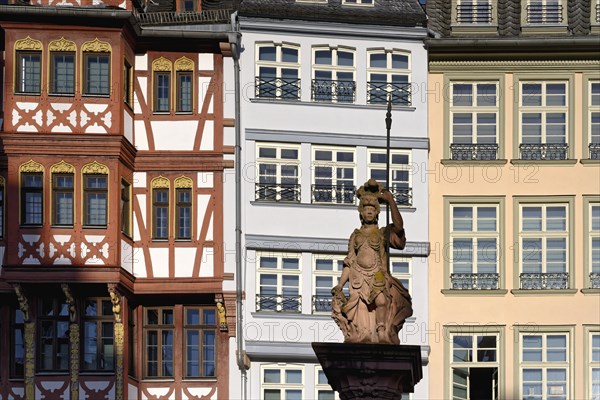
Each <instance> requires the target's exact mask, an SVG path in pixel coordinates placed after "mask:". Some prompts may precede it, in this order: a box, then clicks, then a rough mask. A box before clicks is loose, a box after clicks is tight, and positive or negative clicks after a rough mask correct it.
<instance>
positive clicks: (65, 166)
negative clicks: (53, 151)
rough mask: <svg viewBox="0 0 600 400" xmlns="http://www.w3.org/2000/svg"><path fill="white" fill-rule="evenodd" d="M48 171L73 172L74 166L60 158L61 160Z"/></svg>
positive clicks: (57, 172) (56, 172) (55, 172)
mask: <svg viewBox="0 0 600 400" xmlns="http://www.w3.org/2000/svg"><path fill="white" fill-rule="evenodd" d="M50 172H52V173H53V174H74V173H75V167H74V166H72V165H71V164H69V163H66V162H65V161H64V160H61V162H59V163H56V164H54V165H53V166H51V167H50Z"/></svg>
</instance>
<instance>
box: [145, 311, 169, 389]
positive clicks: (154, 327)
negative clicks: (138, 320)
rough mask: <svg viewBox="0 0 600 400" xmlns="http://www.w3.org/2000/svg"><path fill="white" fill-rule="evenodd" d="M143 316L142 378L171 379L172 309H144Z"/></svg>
mask: <svg viewBox="0 0 600 400" xmlns="http://www.w3.org/2000/svg"><path fill="white" fill-rule="evenodd" d="M144 314H145V315H144V348H145V349H144V350H145V351H144V359H145V364H144V376H145V377H147V378H169V377H173V334H174V330H175V325H174V323H175V322H174V319H173V308H146V309H145V313H144Z"/></svg>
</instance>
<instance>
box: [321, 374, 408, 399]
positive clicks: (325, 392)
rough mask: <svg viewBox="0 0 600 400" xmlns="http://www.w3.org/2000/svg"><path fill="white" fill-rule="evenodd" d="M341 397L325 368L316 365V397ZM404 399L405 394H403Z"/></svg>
mask: <svg viewBox="0 0 600 400" xmlns="http://www.w3.org/2000/svg"><path fill="white" fill-rule="evenodd" d="M339 398H340V397H339V396H338V394H337V392H336V391H334V390H333V389H332V388H331V386H329V381H328V380H327V376H325V372H323V368H321V367H320V366H316V367H315V399H316V400H338V399H339ZM402 398H403V399H404V395H402Z"/></svg>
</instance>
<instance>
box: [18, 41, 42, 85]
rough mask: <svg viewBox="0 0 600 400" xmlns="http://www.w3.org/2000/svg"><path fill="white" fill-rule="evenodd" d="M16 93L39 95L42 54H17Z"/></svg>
mask: <svg viewBox="0 0 600 400" xmlns="http://www.w3.org/2000/svg"><path fill="white" fill-rule="evenodd" d="M16 69H17V71H16V87H15V92H16V93H23V94H40V92H41V76H42V75H41V71H42V52H41V51H36V52H26V51H19V52H17V65H16Z"/></svg>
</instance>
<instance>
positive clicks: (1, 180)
mask: <svg viewBox="0 0 600 400" xmlns="http://www.w3.org/2000/svg"><path fill="white" fill-rule="evenodd" d="M5 183H6V182H5V180H4V177H3V176H0V186H4V184H5Z"/></svg>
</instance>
